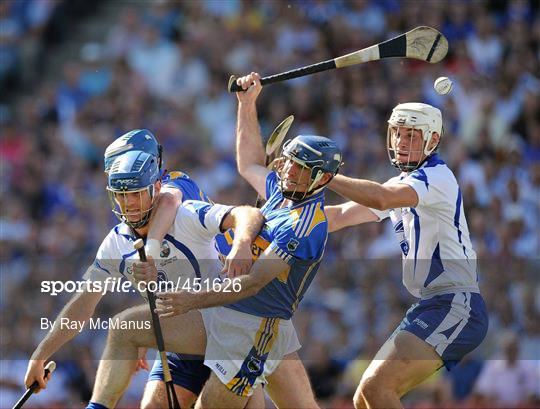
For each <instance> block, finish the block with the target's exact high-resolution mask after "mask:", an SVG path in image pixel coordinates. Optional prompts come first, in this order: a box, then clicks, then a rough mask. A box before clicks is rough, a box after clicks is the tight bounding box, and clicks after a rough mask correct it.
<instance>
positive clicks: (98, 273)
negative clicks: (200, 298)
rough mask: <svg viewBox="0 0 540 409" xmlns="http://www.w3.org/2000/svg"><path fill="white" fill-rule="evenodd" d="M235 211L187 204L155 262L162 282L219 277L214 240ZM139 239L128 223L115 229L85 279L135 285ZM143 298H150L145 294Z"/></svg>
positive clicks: (228, 207)
mask: <svg viewBox="0 0 540 409" xmlns="http://www.w3.org/2000/svg"><path fill="white" fill-rule="evenodd" d="M231 209H232V207H231V206H224V205H218V204H209V203H206V202H201V201H196V200H188V201H185V202H183V203H182V204H181V205H180V207H179V208H178V211H177V213H176V219H175V221H174V224H173V226H172V227H171V229H170V230H169V233H168V234H167V235H165V239H164V240H163V242H162V245H161V254H160V259H159V260H155V262H156V267H157V270H158V277H159V281H171V282H172V283H173V284H174V285H176V284H177V283H180V285H183V283H184V282H185V280H187V279H190V280H191V279H193V278H195V277H199V278H201V279H202V280H204V279H206V278H208V279H212V278H216V277H218V275H219V272H220V271H221V268H222V264H221V262H220V261H219V258H218V253H217V251H216V249H215V247H214V243H213V238H214V236H215V235H216V234H218V233H220V232H221V230H220V226H221V223H222V220H223V218H224V217H225V216H226V215H227V214H228V213H229V212H230V211H231ZM135 240H137V237H136V236H135V235H134V233H133V231H132V230H131V228H129V227H128V226H127V225H126V224H124V223H121V224H118V225H117V226H115V227H114V228H113V229H111V231H110V232H109V234H108V235H107V237H105V239H104V240H103V242H102V243H101V246H100V247H99V249H98V252H97V255H96V259H95V261H94V263H93V264H92V265H91V266H90V267H89V268H88V269H87V271H86V273H85V274H84V279H85V280H86V279H87V280H91V281H105V280H106V279H107V278H108V277H118V278H121V277H124V278H125V279H127V280H129V281H130V282H131V283H132V284H133V283H134V282H135V280H134V278H133V268H132V265H133V262H135V261H138V260H139V256H138V254H137V251H136V250H135V249H134V248H133V243H134V241H135ZM134 288H137V287H136V286H134ZM141 295H142V296H143V297H146V294H144V293H141Z"/></svg>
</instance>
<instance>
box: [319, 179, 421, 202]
mask: <svg viewBox="0 0 540 409" xmlns="http://www.w3.org/2000/svg"><path fill="white" fill-rule="evenodd" d="M329 187H330V189H332V190H333V191H334V192H337V193H339V194H340V195H342V196H344V197H346V198H348V199H350V200H352V201H354V202H356V203H358V204H361V205H363V206H366V207H371V208H373V209H377V210H387V209H395V208H399V207H416V205H417V204H418V193H416V190H414V189H413V188H412V187H411V186H408V185H405V184H401V183H395V184H384V185H381V184H380V183H377V182H372V181H370V180H365V179H354V178H349V177H346V176H342V175H336V176H335V177H334V178H333V179H332V181H331V182H330V184H329Z"/></svg>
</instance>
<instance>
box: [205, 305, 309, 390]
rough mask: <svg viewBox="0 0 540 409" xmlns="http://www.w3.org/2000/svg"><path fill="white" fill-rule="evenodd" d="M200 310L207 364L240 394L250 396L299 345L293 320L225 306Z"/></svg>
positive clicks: (231, 388) (229, 386)
mask: <svg viewBox="0 0 540 409" xmlns="http://www.w3.org/2000/svg"><path fill="white" fill-rule="evenodd" d="M200 313H201V314H202V317H203V321H204V327H205V329H206V353H205V357H204V364H205V365H206V366H207V367H209V368H210V369H211V370H212V371H213V372H214V373H215V374H216V375H217V377H218V378H219V379H220V380H221V382H223V384H224V385H225V386H227V388H228V389H229V390H230V391H231V392H234V393H235V394H237V395H238V396H251V394H252V393H253V389H254V388H256V387H257V386H258V385H259V384H261V383H266V377H267V376H268V375H270V374H271V373H272V372H274V370H275V369H276V368H277V367H278V365H279V363H280V362H281V360H282V359H283V357H284V356H285V355H288V354H291V353H293V352H295V351H298V350H299V349H300V342H299V341H298V336H297V334H296V330H295V329H294V326H293V324H292V321H291V320H283V319H280V318H261V317H257V316H254V315H250V314H245V313H243V312H239V311H235V310H232V309H230V308H225V307H214V308H205V309H202V310H200Z"/></svg>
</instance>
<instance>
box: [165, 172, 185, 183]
mask: <svg viewBox="0 0 540 409" xmlns="http://www.w3.org/2000/svg"><path fill="white" fill-rule="evenodd" d="M180 180H191V178H190V177H189V176H188V175H187V174H186V173H184V172H181V171H179V170H171V171H170V172H167V173H165V174H164V175H163V177H162V178H161V181H162V182H163V183H169V182H174V181H180Z"/></svg>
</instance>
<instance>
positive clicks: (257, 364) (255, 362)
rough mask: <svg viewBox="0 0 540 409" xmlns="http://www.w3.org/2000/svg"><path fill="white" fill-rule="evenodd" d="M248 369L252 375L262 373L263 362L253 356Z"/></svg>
mask: <svg viewBox="0 0 540 409" xmlns="http://www.w3.org/2000/svg"><path fill="white" fill-rule="evenodd" d="M247 368H248V369H249V371H250V372H251V373H260V372H261V360H260V359H257V358H255V357H254V356H252V357H251V358H250V360H249V362H248V364H247Z"/></svg>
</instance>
